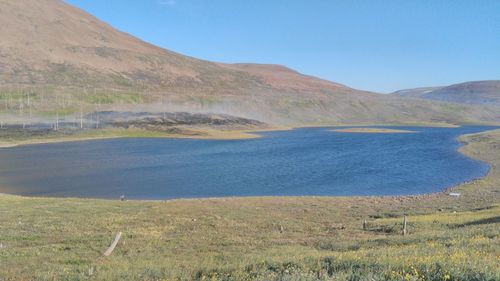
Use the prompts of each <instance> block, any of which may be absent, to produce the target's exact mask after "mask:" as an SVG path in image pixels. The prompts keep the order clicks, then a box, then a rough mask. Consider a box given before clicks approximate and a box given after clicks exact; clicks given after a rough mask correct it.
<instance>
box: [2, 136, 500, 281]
mask: <svg viewBox="0 0 500 281" xmlns="http://www.w3.org/2000/svg"><path fill="white" fill-rule="evenodd" d="M462 140H463V141H464V142H465V143H466V146H464V147H463V148H462V149H461V150H462V151H463V152H464V153H466V154H467V155H469V156H472V157H475V158H477V159H481V160H483V161H486V162H488V163H490V164H491V166H492V168H491V171H490V173H489V174H488V176H487V177H485V178H484V179H481V180H477V181H474V182H471V183H468V184H464V185H462V186H460V187H457V188H455V190H454V192H459V193H461V196H460V197H458V198H457V197H452V196H449V195H447V194H446V193H439V194H432V195H424V196H407V197H318V198H316V197H297V198H281V197H277V198H225V199H192V200H173V201H165V202H160V201H158V202H143V201H128V202H120V201H118V200H117V201H105V200H84V199H43V198H22V197H17V196H10V195H4V196H0V214H1V215H0V226H1V227H0V280H2V281H4V280H33V279H35V280H54V279H57V280H192V279H197V280H499V279H500V267H499V262H498V261H499V259H500V246H499V245H500V243H499V242H500V241H499V235H500V231H499V223H500V222H499V217H500V205H498V204H499V202H500V188H499V186H500V170H499V169H498V167H499V165H500V153H498V152H499V148H500V130H497V131H492V132H485V133H480V134H475V135H470V136H466V137H463V138H462ZM405 213H406V214H408V215H409V235H408V236H406V237H403V236H401V234H400V229H401V223H402V216H403V214H405ZM364 220H367V225H366V229H365V230H364V229H363V227H362V225H363V221H364ZM117 232H123V237H122V240H121V241H120V243H119V244H118V246H117V248H116V250H115V251H114V252H113V254H112V255H111V256H110V257H107V258H103V257H102V253H103V252H104V251H105V250H106V248H107V247H108V246H109V244H110V243H111V242H112V240H113V238H114V236H115V234H116V233H117Z"/></svg>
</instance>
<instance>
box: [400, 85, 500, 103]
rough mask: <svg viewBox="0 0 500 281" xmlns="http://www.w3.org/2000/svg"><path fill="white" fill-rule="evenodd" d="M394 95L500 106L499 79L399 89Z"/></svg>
mask: <svg viewBox="0 0 500 281" xmlns="http://www.w3.org/2000/svg"><path fill="white" fill-rule="evenodd" d="M393 94H394V95H399V96H405V97H413V98H420V99H428V100H435V101H443V102H453V103H460V104H474V105H489V106H500V80H489V81H472V82H465V83H460V84H454V85H451V86H446V87H428V88H417V89H407V90H401V91H397V92H394V93H393Z"/></svg>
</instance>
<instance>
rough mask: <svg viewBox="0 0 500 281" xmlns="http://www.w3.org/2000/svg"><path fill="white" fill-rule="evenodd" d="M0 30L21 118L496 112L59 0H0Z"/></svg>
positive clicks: (398, 118)
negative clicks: (200, 41) (186, 42)
mask: <svg viewBox="0 0 500 281" xmlns="http://www.w3.org/2000/svg"><path fill="white" fill-rule="evenodd" d="M0 36H2V41H1V43H0V66H1V71H0V81H1V82H2V83H1V86H2V99H3V101H4V102H3V104H2V111H3V112H4V113H11V114H15V116H17V118H23V116H25V115H27V113H26V112H27V108H28V106H29V107H30V110H33V112H34V113H35V114H36V112H43V113H44V114H45V116H46V115H47V114H49V115H53V114H54V112H55V111H58V112H59V111H61V112H66V113H68V114H76V112H78V111H79V110H80V109H81V108H84V110H85V111H86V112H92V111H98V110H104V109H105V110H117V111H190V112H215V113H226V114H230V115H235V116H240V117H245V118H251V119H257V120H259V121H262V122H267V123H271V124H285V125H311V124H333V123H429V122H433V123H471V122H476V123H477V122H498V121H500V108H499V107H497V106H489V107H478V106H471V105H458V104H447V103H435V102H431V101H425V100H415V99H407V98H404V97H399V96H395V95H392V96H391V95H382V94H375V93H370V92H365V91H359V90H356V89H352V88H350V87H347V86H344V85H341V84H337V83H334V82H329V81H325V80H321V79H318V78H315V77H311V76H307V75H303V74H300V73H298V72H296V71H294V70H292V69H289V68H286V67H284V66H279V65H260V64H223V63H216V62H209V61H204V60H199V59H196V58H192V57H187V56H183V55H181V54H177V53H174V52H171V51H168V50H165V49H162V48H159V47H156V46H153V45H151V44H148V43H145V42H143V41H141V40H139V39H137V38H135V37H133V36H130V35H128V34H125V33H123V32H120V31H117V30H115V29H114V28H112V27H111V26H109V25H107V24H106V23H103V22H101V21H100V20H98V19H96V18H95V17H93V16H91V15H89V14H87V13H85V12H84V11H82V10H80V9H77V8H75V7H72V6H71V5H68V4H65V3H64V2H62V1H58V0H40V1H27V0H22V1H0ZM27 93H29V95H30V98H31V99H30V100H29V103H30V104H29V105H28V101H27V98H26V95H27ZM30 114H31V113H30Z"/></svg>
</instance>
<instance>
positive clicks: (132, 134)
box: [0, 123, 486, 149]
mask: <svg viewBox="0 0 500 281" xmlns="http://www.w3.org/2000/svg"><path fill="white" fill-rule="evenodd" d="M464 125H469V124H461V125H456V124H447V123H407V124H404V123H403V124H396V123H395V124H391V123H388V124H379V123H373V124H369V123H367V124H364V123H359V124H349V123H346V124H339V123H337V124H317V125H316V124H311V125H298V126H274V125H271V126H270V127H269V128H255V129H245V130H217V129H213V128H203V127H202V128H194V131H193V132H195V133H200V134H198V135H196V134H193V135H186V134H172V133H165V132H160V131H147V130H140V129H99V130H94V129H91V130H88V131H83V132H81V134H76V135H68V136H56V137H52V136H49V137H46V138H34V139H21V140H11V141H0V149H4V148H14V147H18V146H24V145H37V144H53V143H66V142H79V141H94V140H108V139H127V138H131V139H133V138H137V139H140V138H165V139H194V140H245V139H256V138H260V137H262V135H260V134H259V133H263V132H272V131H290V130H295V129H301V128H330V127H331V128H333V127H342V128H339V129H338V130H346V128H344V127H352V128H351V129H352V131H351V132H349V131H344V132H345V133H357V132H356V131H355V130H356V129H357V128H360V127H382V126H385V127H405V126H408V127H430V128H459V127H461V126H464ZM470 125H472V126H474V125H476V126H483V125H486V124H470ZM360 129H361V128H360ZM363 129H368V128H363ZM378 130H380V131H382V130H393V131H394V132H396V131H403V130H397V129H383V128H380V129H378ZM332 131H335V130H332ZM374 133H375V132H374ZM377 133H385V132H377ZM387 133H389V132H387Z"/></svg>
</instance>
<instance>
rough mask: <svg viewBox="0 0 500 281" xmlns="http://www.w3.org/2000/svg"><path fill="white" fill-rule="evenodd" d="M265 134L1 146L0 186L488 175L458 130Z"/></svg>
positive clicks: (159, 185)
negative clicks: (462, 146) (466, 150)
mask: <svg viewBox="0 0 500 281" xmlns="http://www.w3.org/2000/svg"><path fill="white" fill-rule="evenodd" d="M489 128H491V127H461V128H422V127H404V128H401V127H398V129H407V130H413V131H417V133H412V134H363V133H336V132H332V131H331V128H305V129H297V130H293V131H281V132H268V133H264V137H263V138H260V139H252V140H230V141H218V140H186V139H114V140H99V141H84V142H71V143H60V144H41V145H30V146H21V147H16V148H8V149H0V187H9V188H0V192H4V193H12V194H19V195H26V196H59V197H68V196H69V197H94V198H118V197H119V196H120V195H122V194H124V195H126V197H127V198H130V199H169V198H193V197H222V196H261V195H402V194H421V193H428V192H434V191H439V190H442V189H444V188H447V187H451V186H453V185H457V184H460V183H462V182H464V181H469V180H472V179H475V178H478V177H481V176H483V175H485V174H486V173H487V171H488V166H487V165H486V164H484V163H481V162H478V161H475V160H472V159H469V158H467V157H465V156H463V155H462V154H460V153H458V152H457V149H458V147H459V143H458V142H457V140H456V138H457V137H458V136H459V135H462V134H467V133H474V132H479V131H484V130H487V129H489Z"/></svg>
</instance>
